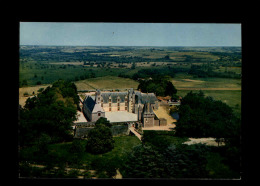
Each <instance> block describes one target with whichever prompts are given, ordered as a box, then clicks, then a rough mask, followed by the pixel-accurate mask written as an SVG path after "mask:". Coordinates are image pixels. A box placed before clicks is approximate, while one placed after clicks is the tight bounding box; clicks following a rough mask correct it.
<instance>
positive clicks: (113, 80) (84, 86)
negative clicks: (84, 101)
mask: <svg viewBox="0 0 260 186" xmlns="http://www.w3.org/2000/svg"><path fill="white" fill-rule="evenodd" d="M75 84H76V86H77V89H78V90H79V91H81V90H89V89H90V90H93V89H94V90H95V89H113V90H115V89H126V88H134V89H137V86H138V82H137V81H134V80H132V79H128V78H120V77H115V76H105V77H97V78H92V79H86V80H81V81H77V82H75Z"/></svg>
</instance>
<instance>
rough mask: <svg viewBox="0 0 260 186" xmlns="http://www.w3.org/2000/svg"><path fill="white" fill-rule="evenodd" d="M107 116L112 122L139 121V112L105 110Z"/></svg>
mask: <svg viewBox="0 0 260 186" xmlns="http://www.w3.org/2000/svg"><path fill="white" fill-rule="evenodd" d="M105 117H106V118H107V120H109V121H110V122H128V121H138V119H137V114H134V113H130V112H126V111H118V112H105Z"/></svg>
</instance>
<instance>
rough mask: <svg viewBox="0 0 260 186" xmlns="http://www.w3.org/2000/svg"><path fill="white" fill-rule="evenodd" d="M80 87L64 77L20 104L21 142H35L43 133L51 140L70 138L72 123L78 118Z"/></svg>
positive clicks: (22, 143)
mask: <svg viewBox="0 0 260 186" xmlns="http://www.w3.org/2000/svg"><path fill="white" fill-rule="evenodd" d="M76 96H77V91H76V89H75V87H74V86H73V85H70V84H69V83H65V82H64V81H60V82H56V83H54V84H53V86H52V87H50V86H49V87H47V88H46V89H45V90H44V91H42V92H41V93H38V95H37V97H36V96H35V97H32V98H28V99H27V101H26V104H25V106H24V108H20V109H19V111H20V114H19V116H20V118H19V142H20V145H26V144H35V143H36V141H37V139H38V138H39V137H40V136H41V135H42V134H43V133H44V134H46V135H48V136H50V137H51V142H59V141H63V140H69V139H71V137H72V134H71V130H72V127H71V123H72V122H73V121H74V120H76V112H77V110H76V104H77V102H76V101H77V99H76Z"/></svg>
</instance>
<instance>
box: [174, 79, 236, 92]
mask: <svg viewBox="0 0 260 186" xmlns="http://www.w3.org/2000/svg"><path fill="white" fill-rule="evenodd" d="M172 83H173V85H174V86H175V87H176V88H177V89H182V90H185V89H189V88H190V89H191V90H192V89H195V88H196V89H204V90H206V89H209V90H210V89H212V90H214V88H215V89H216V90H217V89H222V90H241V80H240V79H228V78H173V80H172Z"/></svg>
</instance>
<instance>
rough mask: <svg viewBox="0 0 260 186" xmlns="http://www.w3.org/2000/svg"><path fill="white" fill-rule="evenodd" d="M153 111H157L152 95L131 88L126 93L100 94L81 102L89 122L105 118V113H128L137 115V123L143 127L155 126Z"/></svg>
mask: <svg viewBox="0 0 260 186" xmlns="http://www.w3.org/2000/svg"><path fill="white" fill-rule="evenodd" d="M153 109H158V100H157V98H156V96H155V94H154V93H142V92H140V91H134V90H133V88H131V89H129V90H128V91H126V92H101V91H100V90H97V91H96V93H95V96H94V97H92V96H88V97H86V98H85V100H84V101H83V112H84V114H85V116H86V117H87V119H88V120H89V121H92V122H95V121H97V120H98V119H99V118H100V117H105V113H107V112H121V111H124V112H128V113H134V114H136V115H137V121H141V122H142V123H143V127H151V126H154V125H155V121H154V112H153Z"/></svg>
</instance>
